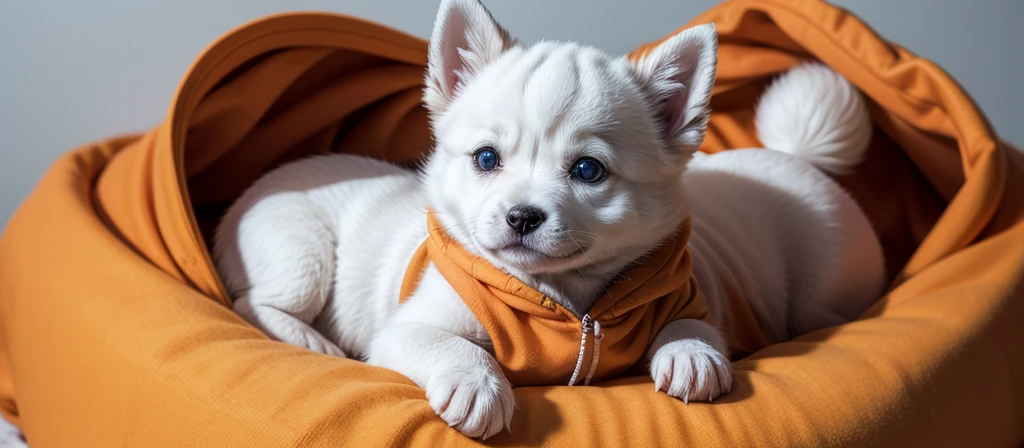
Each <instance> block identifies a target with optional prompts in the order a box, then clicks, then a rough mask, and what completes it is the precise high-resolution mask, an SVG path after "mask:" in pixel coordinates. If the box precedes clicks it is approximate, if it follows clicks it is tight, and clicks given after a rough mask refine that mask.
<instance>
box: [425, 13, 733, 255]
mask: <svg viewBox="0 0 1024 448" xmlns="http://www.w3.org/2000/svg"><path fill="white" fill-rule="evenodd" d="M716 54H717V40H716V34H715V30H714V27H713V26H712V25H704V26H698V27H695V28H691V29H689V30H686V31H683V32H681V33H679V34H677V35H675V36H673V37H672V38H670V39H668V40H667V41H665V42H663V43H662V44H660V45H659V46H658V47H656V48H655V49H653V50H652V51H651V52H649V53H648V54H647V55H646V56H644V57H641V58H639V59H638V60H637V61H630V60H628V59H627V58H626V57H612V56H609V55H607V54H605V53H603V52H601V51H598V50H596V49H594V48H589V47H584V46H580V45H576V44H572V43H553V42H541V43H538V44H536V45H533V46H529V47H526V46H522V45H520V44H519V43H518V42H517V41H516V40H514V39H513V38H512V37H511V36H510V35H509V33H508V32H507V31H506V30H505V29H504V28H502V27H501V26H500V25H499V24H498V23H497V22H496V21H495V20H494V19H493V17H492V16H491V15H490V13H489V12H488V11H487V10H486V9H485V8H484V7H483V5H481V4H480V3H479V2H478V0H444V1H443V2H442V5H441V9H440V12H439V14H438V18H437V22H436V23H435V25H434V32H433V35H432V37H431V40H430V52H429V66H428V73H427V79H426V82H427V86H426V90H425V95H424V102H425V104H426V106H427V109H428V110H429V112H430V115H431V119H432V125H433V129H434V137H435V142H436V148H435V151H434V154H433V155H432V157H431V159H430V162H429V163H428V165H427V169H426V188H427V189H428V191H429V195H430V201H431V204H430V205H431V207H432V208H433V209H434V210H435V212H436V213H437V216H438V219H439V220H440V221H441V223H442V224H443V225H444V226H445V228H446V229H447V230H448V232H449V233H450V234H451V235H452V236H453V237H454V238H456V239H457V240H458V241H459V242H460V243H462V244H463V245H464V246H465V247H467V248H468V249H469V250H471V251H473V252H475V253H478V254H480V255H482V256H484V257H486V258H487V259H489V260H490V261H492V262H494V263H495V264H497V265H498V266H500V267H503V268H506V269H508V270H511V271H514V272H520V273H525V274H532V275H537V274H557V273H559V272H564V271H572V272H576V271H577V270H579V269H586V268H593V267H599V268H600V269H602V270H611V269H618V268H621V267H622V266H623V265H625V264H626V263H628V262H630V261H633V260H635V259H636V258H638V257H640V256H642V255H643V254H644V253H646V252H648V251H650V250H651V249H652V248H654V247H655V246H657V244H658V243H659V242H660V241H662V240H664V239H665V238H667V237H668V236H669V235H670V234H672V233H673V232H674V231H675V230H676V229H678V226H679V224H680V222H681V220H682V219H683V218H684V217H685V216H686V213H687V212H688V210H689V204H688V202H687V199H686V195H685V191H684V190H683V186H682V179H681V175H682V172H683V170H684V169H685V167H686V163H687V161H688V160H689V159H690V156H691V155H692V154H693V152H694V151H696V150H697V148H698V147H699V146H700V144H701V142H702V141H703V139H704V133H705V129H706V126H707V119H708V114H709V111H708V107H707V106H708V101H709V99H710V94H711V86H712V84H713V82H714V77H715V65H716Z"/></svg>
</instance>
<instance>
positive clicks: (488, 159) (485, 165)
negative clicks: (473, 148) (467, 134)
mask: <svg viewBox="0 0 1024 448" xmlns="http://www.w3.org/2000/svg"><path fill="white" fill-rule="evenodd" d="M473 160H474V161H476V167H477V168H479V169H480V170H481V171H491V170H493V169H495V168H497V167H498V153H497V152H495V151H494V148H491V147H489V146H488V147H483V148H480V149H479V150H477V152H475V153H473Z"/></svg>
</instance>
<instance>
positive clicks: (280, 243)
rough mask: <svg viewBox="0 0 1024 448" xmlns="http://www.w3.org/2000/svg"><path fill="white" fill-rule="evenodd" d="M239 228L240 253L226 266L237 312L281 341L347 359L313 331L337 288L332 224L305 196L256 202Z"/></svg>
mask: <svg viewBox="0 0 1024 448" xmlns="http://www.w3.org/2000/svg"><path fill="white" fill-rule="evenodd" d="M225 224H227V225H230V223H229V222H227V220H226V222H225ZM235 228H236V229H237V234H236V235H235V236H234V241H237V243H238V245H237V251H235V254H233V255H229V254H228V253H225V259H224V260H222V261H221V263H220V264H223V265H224V267H223V268H222V269H221V271H222V276H223V278H225V282H226V283H228V287H229V289H231V290H233V291H232V292H233V293H234V292H236V291H238V292H241V294H239V295H237V298H236V300H235V304H234V310H235V312H236V313H238V314H239V315H240V316H242V317H243V318H244V319H245V320H247V321H249V323H251V324H253V325H254V326H255V327H257V328H259V329H260V330H262V331H263V332H264V333H266V334H267V335H268V336H270V337H272V338H274V339H276V340H279V341H282V342H286V343H288V344H292V345H297V346H299V347H306V348H309V349H310V350H313V351H315V352H318V353H324V354H328V355H335V356H345V353H344V352H343V351H342V350H341V349H340V348H338V346H337V345H336V344H335V343H334V342H331V341H330V340H328V339H327V338H326V337H324V336H323V335H322V334H320V332H318V331H316V330H314V329H313V328H312V327H311V326H310V323H312V322H313V319H315V318H316V316H317V315H318V314H320V311H321V310H322V309H323V307H324V303H326V301H327V297H328V294H330V291H331V285H332V283H333V275H334V247H335V240H336V238H335V235H334V231H333V230H332V229H333V227H332V225H331V222H330V220H329V218H328V217H327V216H326V215H325V214H324V213H323V212H322V211H321V210H320V209H319V208H318V207H317V206H316V205H315V204H313V203H311V202H310V201H309V200H308V199H307V198H306V196H305V195H304V194H301V193H281V194H277V195H273V196H268V197H265V198H263V199H261V200H260V201H258V202H256V203H255V204H254V205H253V206H252V207H251V208H249V209H248V210H246V211H245V212H244V214H243V215H242V216H241V217H240V219H239V221H238V225H237V226H236V227H235ZM218 237H220V235H218ZM236 257H237V258H236ZM246 286H248V288H246ZM246 289H247V290H246ZM233 295H234V294H233Z"/></svg>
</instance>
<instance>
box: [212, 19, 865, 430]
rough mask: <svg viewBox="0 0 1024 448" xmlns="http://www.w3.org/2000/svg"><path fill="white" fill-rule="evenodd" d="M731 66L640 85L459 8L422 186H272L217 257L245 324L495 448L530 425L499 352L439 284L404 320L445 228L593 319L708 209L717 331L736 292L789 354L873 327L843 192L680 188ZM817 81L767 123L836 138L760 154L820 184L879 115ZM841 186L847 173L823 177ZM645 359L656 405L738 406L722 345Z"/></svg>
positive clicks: (701, 181)
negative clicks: (421, 260)
mask: <svg viewBox="0 0 1024 448" xmlns="http://www.w3.org/2000/svg"><path fill="white" fill-rule="evenodd" d="M716 45H717V44H716V37H715V33H714V28H713V26H711V25H705V26H699V27H695V28H692V29H689V30H686V31H683V32H682V33H680V34H678V35H677V36H675V37H673V38H671V39H668V40H667V41H666V42H664V43H663V44H661V45H659V46H658V48H656V49H654V50H653V51H652V52H651V53H650V54H648V55H647V56H646V57H645V58H643V59H641V60H640V61H638V62H637V63H635V64H634V63H631V62H629V61H628V60H627V59H626V58H624V57H611V56H608V55H606V54H604V53H602V52H600V51H598V50H596V49H593V48H589V47H584V46H580V45H576V44H571V43H553V42H541V43H539V44H536V45H533V46H530V47H524V46H521V45H519V44H518V43H516V42H515V41H514V40H513V39H512V38H511V37H510V36H509V34H508V33H507V32H506V31H505V30H504V29H503V28H501V27H500V26H499V25H498V24H497V23H496V22H495V21H494V19H493V18H492V17H491V15H490V14H489V13H488V12H487V10H486V9H484V7H483V6H482V5H481V4H480V3H479V2H478V1H477V0H444V1H443V2H442V6H441V9H440V12H439V14H438V21H437V22H436V23H435V28H434V33H433V36H432V38H431V42H430V52H429V55H430V63H429V67H428V73H427V78H426V83H427V87H426V89H425V92H424V102H425V104H426V106H427V108H428V109H429V111H430V113H431V118H432V124H433V127H434V135H435V141H436V148H435V150H434V152H433V153H432V154H431V156H430V158H429V161H428V163H427V164H426V167H425V168H424V171H423V173H421V175H418V174H416V173H413V172H409V171H406V170H403V169H400V168H397V167H394V166H391V165H388V164H386V163H383V162H379V161H374V160H370V159H366V158H362V157H359V156H353V155H329V156H318V157H314V158H311V159H306V160H302V161H298V162H295V163H292V164H289V165H286V166H283V167H280V168H278V169H276V170H274V171H272V172H270V173H268V174H267V175H266V176H264V177H263V178H261V179H260V180H258V181H257V182H255V183H254V184H253V186H252V187H250V189H249V190H248V191H246V192H245V193H244V194H243V195H242V196H241V197H240V198H239V199H238V200H237V201H236V203H235V204H234V205H233V206H232V207H231V208H230V209H229V210H228V213H227V214H226V216H225V217H224V219H223V222H222V223H221V225H220V226H219V227H218V229H217V234H216V238H215V244H214V251H213V252H214V256H215V261H216V265H217V267H218V270H219V272H220V275H221V277H222V278H223V280H224V282H225V285H226V286H227V288H228V290H229V292H230V293H231V295H232V297H234V298H235V310H236V311H237V312H238V313H239V314H240V315H242V316H243V317H244V318H245V319H247V320H248V321H249V322H251V323H252V324H253V325H255V326H257V327H259V328H260V329H262V330H263V331H264V332H266V333H267V334H268V335H270V336H271V337H273V338H275V339H278V340H281V341H284V342H287V343H289V344H294V345H298V346H302V347H307V348H309V349H311V350H314V351H317V352H321V353H327V354H334V355H338V356H345V355H346V354H347V355H348V356H351V357H354V358H359V359H365V360H366V361H367V362H369V363H371V364H374V365H379V366H383V367H388V368H391V369H394V370H396V371H398V372H400V373H402V374H404V375H406V376H407V377H409V378H410V379H411V380H412V381H414V382H415V383H416V384H418V385H419V386H421V387H423V388H424V389H425V391H426V396H427V399H428V400H429V401H430V404H431V406H432V407H433V408H434V410H435V411H436V412H437V413H438V415H439V416H440V417H441V418H442V419H444V420H445V421H446V422H448V424H450V425H451V426H453V427H454V428H456V429H458V430H459V431H461V432H463V433H464V434H467V435H469V436H479V437H483V438H486V437H489V436H492V435H494V434H496V433H497V432H499V431H500V430H501V429H502V428H503V427H508V425H509V422H510V420H511V418H512V411H513V408H514V401H513V396H512V388H511V385H510V384H509V383H508V381H507V380H506V379H505V378H504V376H503V374H502V372H501V369H500V367H499V366H498V364H497V363H496V362H495V360H494V358H493V356H492V354H491V352H490V350H491V349H492V344H491V341H490V339H489V337H488V335H487V332H486V331H485V330H484V328H483V327H482V326H481V325H480V323H479V322H477V321H476V319H475V318H474V316H473V314H472V313H471V312H470V310H469V309H468V308H467V307H466V305H465V304H464V302H463V301H462V299H461V298H459V296H458V294H457V293H456V292H455V291H454V290H453V289H452V288H451V286H450V285H448V283H447V282H446V281H445V279H444V277H443V276H441V274H440V273H439V272H438V271H437V269H436V268H434V267H433V266H431V267H430V268H428V269H427V271H426V272H425V273H424V276H423V278H422V280H421V282H420V285H419V287H418V288H417V290H416V291H415V292H414V293H413V294H412V296H411V297H410V299H409V301H408V302H407V303H406V304H405V305H403V306H401V307H399V306H397V300H398V294H399V289H400V286H401V282H402V278H403V274H404V273H405V270H406V267H407V265H408V263H409V260H410V258H411V256H412V254H413V252H414V251H415V249H416V248H417V246H418V245H419V244H420V243H422V241H423V240H424V239H425V238H426V236H427V233H426V225H425V214H424V213H425V210H426V209H427V208H428V207H429V208H431V209H433V210H434V211H435V212H436V213H437V216H438V219H439V220H440V221H441V223H442V224H443V225H444V226H445V228H446V230H447V231H448V232H449V233H450V234H451V235H452V236H453V237H454V238H456V239H457V240H458V241H459V242H460V243H461V244H462V245H463V246H465V247H466V248H467V250H469V251H471V252H473V253H476V254H478V255H480V256H482V257H485V258H486V259H487V260H489V261H490V262H492V263H494V264H495V265H496V266H498V267H500V268H502V269H504V270H506V271H507V272H509V273H512V274H514V275H516V276H517V277H519V278H520V279H522V280H523V281H525V282H527V283H528V284H530V285H532V286H534V287H536V288H538V289H539V290H541V291H543V292H545V293H546V294H548V295H550V296H551V297H553V298H554V299H555V300H556V301H558V302H559V303H560V304H562V305H564V306H565V307H566V308H568V309H570V310H571V311H573V312H574V313H576V314H577V315H578V316H582V315H583V314H585V313H586V312H587V311H588V310H589V309H590V307H591V306H592V305H593V303H594V301H595V300H596V299H597V298H598V297H599V296H600V293H601V292H602V291H603V290H604V288H605V286H606V285H607V284H608V283H610V282H612V281H614V280H615V277H616V276H617V275H618V274H619V273H620V272H622V270H623V269H625V268H627V267H628V265H629V264H631V263H633V262H635V261H637V260H638V259H641V258H642V257H643V256H644V255H645V254H646V253H648V252H650V251H651V250H652V249H654V248H656V247H657V246H658V245H659V244H660V243H661V242H662V241H664V240H666V239H667V238H668V237H670V236H671V235H672V234H673V233H674V232H675V231H676V230H677V229H678V226H679V224H680V222H681V221H682V220H683V219H684V218H685V217H686V215H687V214H688V213H690V212H691V208H692V213H693V218H694V232H693V236H692V237H691V244H690V248H691V249H692V251H693V253H694V257H695V275H696V276H697V278H698V280H699V282H700V285H701V287H702V289H703V291H704V293H705V296H706V299H707V302H708V307H709V309H710V311H711V315H712V316H713V318H714V319H716V323H721V322H722V320H723V318H724V313H727V312H728V311H727V310H726V309H725V308H724V307H723V303H724V299H723V296H722V294H723V293H724V288H723V287H722V281H731V282H734V284H736V285H737V287H738V288H740V290H741V291H743V293H744V295H745V298H746V299H747V300H749V301H750V303H751V305H752V307H753V309H754V310H755V312H756V314H757V318H758V321H759V323H760V324H761V325H762V326H763V327H764V329H765V330H766V331H767V332H768V333H769V335H770V337H771V338H772V340H773V341H781V340H785V339H788V338H790V337H792V336H795V335H797V334H800V333H802V332H806V331H809V330H812V329H815V328H821V327H823V326H828V325H834V324H837V323H841V322H844V321H847V320H850V319H853V318H855V317H856V316H857V315H858V314H859V313H860V312H862V311H863V310H864V309H865V308H866V307H867V306H868V305H869V304H870V302H871V301H872V300H873V299H874V298H875V297H876V294H877V293H878V292H879V289H880V288H881V282H882V260H881V250H880V248H879V245H878V242H877V240H876V238H875V236H874V234H873V233H872V231H871V228H870V226H869V225H868V224H867V220H866V218H865V217H864V216H863V214H862V213H861V212H860V210H859V209H858V208H857V206H856V204H854V203H853V201H852V200H851V199H850V198H849V196H847V195H846V194H845V193H844V192H843V191H842V190H841V189H840V188H839V186H838V185H836V184H835V183H834V182H833V181H831V180H830V179H829V178H828V177H826V176H825V175H823V174H822V173H821V172H820V171H818V170H817V169H816V168H814V167H813V166H812V165H810V164H808V163H807V162H805V161H803V160H800V159H799V158H796V157H793V156H790V155H787V154H783V153H781V152H774V151H760V150H746V151H730V152H726V153H724V154H720V155H714V156H698V157H697V158H696V159H695V160H694V161H693V162H692V163H691V164H690V165H691V168H690V169H689V170H688V171H687V174H686V175H685V176H683V172H684V170H686V169H687V164H688V162H689V160H690V158H691V156H693V154H694V153H695V152H696V151H697V148H698V147H699V145H700V143H701V141H703V138H704V133H705V131H706V124H707V118H708V113H709V111H708V110H707V105H708V101H709V98H710V89H711V85H712V84H713V81H714V70H715V64H716V60H715V55H716ZM801 73H803V72H801ZM787 76H789V75H787ZM800 76H805V77H808V78H810V79H811V80H817V81H820V82H812V83H807V84H799V83H792V82H785V80H783V81H780V82H778V83H777V84H775V86H773V87H772V89H773V90H771V91H769V92H768V93H766V94H765V97H764V100H763V102H762V107H761V108H760V109H759V110H760V113H767V114H772V116H770V117H759V120H760V121H759V123H762V124H764V123H769V124H770V125H771V126H773V129H772V131H775V130H776V129H775V127H778V128H779V129H783V130H786V129H797V128H799V126H798V125H797V124H794V123H791V122H790V120H796V119H804V118H806V117H807V116H812V117H820V120H819V125H818V126H816V127H814V128H811V129H812V131H814V133H812V134H802V135H801V136H800V137H795V136H788V135H787V134H785V133H784V132H783V133H782V134H779V133H774V134H771V131H770V132H769V133H766V132H765V129H761V134H762V138H763V139H764V140H765V141H774V142H777V143H779V145H778V148H779V149H784V150H790V151H791V152H793V154H796V155H798V156H800V157H805V158H806V159H807V160H810V161H812V162H820V161H822V160H834V161H835V160H838V161H839V162H843V161H845V160H846V158H847V157H852V156H851V154H854V153H856V152H857V151H853V150H850V149H849V146H848V145H850V144H851V142H861V141H863V138H865V137H863V136H862V135H860V134H857V132H861V131H866V130H865V129H862V128H863V127H862V126H854V127H853V128H852V130H850V131H849V132H836V129H835V127H836V126H839V127H842V126H844V125H843V122H842V121H841V120H840V121H835V120H833V121H829V120H832V119H836V118H837V117H845V118H849V119H851V120H859V119H861V117H859V115H858V114H861V113H863V108H862V107H861V106H862V104H861V102H862V101H863V100H862V99H860V97H859V96H858V95H841V96H835V95H828V94H827V93H822V92H820V91H819V90H824V89H852V87H848V86H847V85H846V84H845V83H844V81H842V79H841V78H839V77H837V76H832V75H831V72H829V71H827V70H824V69H817V70H809V71H807V72H806V73H804V74H802V75H800ZM823 77H824V78H828V79H827V80H826V79H820V78H823ZM808 98H810V99H814V101H811V102H810V103H807V102H806V101H805V100H804V99H808ZM837 98H842V99H843V100H844V101H837V100H836V99H837ZM815 105H817V106H819V107H820V108H825V109H829V108H834V109H843V110H844V111H843V113H831V114H824V113H821V112H817V109H815V108H814V107H813V106H815ZM795 107H801V108H802V109H800V110H801V111H802V112H800V113H796V111H793V110H790V108H795ZM846 108H851V110H853V109H856V111H853V112H845V109H846ZM857 108H860V109H857ZM808 110H810V112H807V111H808ZM858 111H859V112H858ZM808 114H809V115H808ZM769 134H771V135H772V136H773V137H771V138H765V137H768V135H769ZM836 139H838V140H836ZM858 144H859V143H858ZM810 145H820V146H822V147H825V148H830V149H829V150H828V153H827V154H821V153H820V152H816V150H815V147H811V146H810ZM484 146H487V147H493V148H494V149H495V151H497V152H498V154H499V156H500V159H501V163H500V164H499V166H498V168H497V169H495V170H494V171H490V172H481V171H480V170H478V169H477V168H476V165H475V163H474V162H473V156H472V155H473V154H474V153H475V152H476V151H477V150H478V149H480V148H482V147H484ZM860 151H861V152H862V150H860ZM809 154H814V156H809ZM582 156H586V157H592V158H594V159H596V160H599V161H601V162H602V163H603V164H604V165H605V166H606V167H607V168H608V171H609V173H610V174H609V175H608V176H607V178H606V179H604V180H603V181H602V182H600V183H595V184H587V183H583V182H581V181H579V180H577V179H573V178H571V177H570V176H569V172H570V170H571V167H572V166H573V163H574V162H575V161H576V160H577V159H578V158H579V157H582ZM836 166H851V164H844V163H838V162H828V163H825V164H824V167H828V168H834V167H836ZM516 205H529V206H532V207H535V208H537V209H540V210H542V211H543V212H544V213H546V215H547V220H546V221H544V222H543V224H542V225H541V226H540V227H538V228H537V230H536V231H534V232H533V233H529V234H527V235H525V236H520V235H519V234H517V233H516V232H514V231H512V229H511V227H510V226H509V225H507V224H506V223H505V216H506V214H507V213H508V211H509V209H510V208H512V207H513V206H516ZM648 354H649V356H650V357H651V374H652V376H653V378H654V379H655V386H656V389H657V390H662V391H665V392H666V393H668V394H669V395H672V396H674V397H678V398H681V399H683V400H687V401H688V400H706V399H707V400H709V399H712V398H714V397H716V396H718V395H720V394H722V393H725V392H727V391H728V390H729V389H730V387H731V384H732V374H731V370H730V366H729V363H728V362H727V358H726V356H727V353H726V344H725V341H724V339H722V337H721V336H720V335H719V334H718V332H717V331H716V329H715V327H714V326H712V325H709V324H707V323H705V322H701V321H695V320H683V321H677V322H673V323H671V324H669V325H668V326H666V327H665V328H664V329H663V330H662V331H661V333H659V335H658V337H657V340H656V341H655V343H654V344H653V345H652V346H651V347H650V350H649V352H648Z"/></svg>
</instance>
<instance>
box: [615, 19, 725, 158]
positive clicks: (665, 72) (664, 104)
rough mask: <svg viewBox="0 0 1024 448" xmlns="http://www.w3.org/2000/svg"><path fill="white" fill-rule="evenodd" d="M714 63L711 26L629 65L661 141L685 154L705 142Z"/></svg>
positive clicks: (682, 34)
mask: <svg viewBox="0 0 1024 448" xmlns="http://www.w3.org/2000/svg"><path fill="white" fill-rule="evenodd" d="M717 65H718V33H717V32H716V31H715V26H714V25H713V24H710V23H709V24H705V25H699V26H695V27H693V28H690V29H687V30H685V31H682V32H680V33H678V34H676V35H674V36H672V37H670V38H668V39H667V40H666V41H665V42H662V43H661V44H660V45H658V46H657V47H656V48H654V49H653V50H651V51H650V52H649V53H647V54H646V55H643V56H640V57H639V58H637V59H636V60H635V61H633V64H632V66H633V72H634V74H635V75H636V78H637V81H638V82H639V84H640V87H641V89H643V91H644V93H645V94H646V95H647V98H648V101H651V103H652V106H653V109H654V112H655V114H656V117H657V119H658V120H659V122H660V125H661V129H662V132H663V135H662V136H663V138H664V139H665V141H666V143H668V144H670V145H672V146H675V147H677V148H678V149H679V150H681V151H683V152H685V153H686V154H687V155H689V154H692V153H694V152H696V151H697V149H698V148H700V145H701V143H703V142H704V134H705V132H706V131H707V126H708V118H709V117H710V115H711V109H710V108H709V107H708V106H709V103H710V101H711V87H712V86H713V85H714V83H715V69H716V68H717Z"/></svg>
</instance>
